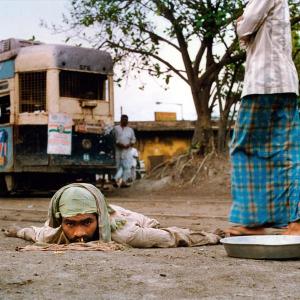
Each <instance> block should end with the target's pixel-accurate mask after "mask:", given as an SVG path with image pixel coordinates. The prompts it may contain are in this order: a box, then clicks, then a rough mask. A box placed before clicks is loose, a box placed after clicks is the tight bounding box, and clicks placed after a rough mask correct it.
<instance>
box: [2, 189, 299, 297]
mask: <svg viewBox="0 0 300 300" xmlns="http://www.w3.org/2000/svg"><path fill="white" fill-rule="evenodd" d="M199 195H201V196H199ZM108 199H109V201H110V202H111V203H113V204H117V205H120V206H123V207H126V208H128V209H132V210H135V211H138V212H141V213H144V214H146V215H149V216H152V217H155V218H157V219H158V220H159V221H160V223H161V225H162V226H171V225H176V226H182V227H189V228H193V229H200V228H201V229H205V230H209V231H213V230H214V229H216V228H218V227H219V228H224V227H226V226H227V221H226V218H227V213H228V210H229V207H230V197H229V195H226V194H224V195H209V194H207V193H201V192H199V191H189V192H188V193H187V195H185V196H184V195H182V193H178V192H176V191H175V192H172V191H165V192H160V193H147V195H143V194H137V193H135V194H134V195H133V196H130V193H129V192H126V195H125V198H123V197H120V195H118V194H117V195H116V194H115V195H114V194H112V195H108ZM47 207H48V199H45V198H33V199H19V198H10V199H0V228H5V227H7V226H9V225H11V224H15V223H16V224H19V225H21V226H27V225H35V226H39V225H40V224H42V222H43V221H44V220H45V218H46V215H47ZM25 244H28V243H27V242H25V241H23V240H19V239H13V238H6V237H4V235H3V233H2V232H1V233H0V264H1V271H0V299H53V298H56V299H83V298H84V299H299V294H300V285H299V276H300V275H299V274H300V261H255V260H243V259H234V258H229V257H227V256H226V253H225V250H224V248H223V246H222V245H217V246H205V247H195V248H176V249H129V250H125V251H117V252H110V253H104V252H67V253H61V252H16V251H15V247H16V246H22V245H25Z"/></svg>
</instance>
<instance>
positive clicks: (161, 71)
mask: <svg viewBox="0 0 300 300" xmlns="http://www.w3.org/2000/svg"><path fill="white" fill-rule="evenodd" d="M245 2H246V1H244V0H226V1H225V0H203V1H199V0H114V1H112V0H72V2H71V11H70V18H65V22H66V23H67V24H68V25H69V26H70V28H72V29H73V30H75V31H76V30H77V31H76V33H75V35H74V36H76V37H78V36H81V38H84V39H86V40H88V41H89V42H90V43H91V44H92V45H93V46H94V47H97V48H101V49H106V50H108V51H113V57H114V60H115V62H118V63H120V65H121V68H122V72H121V75H122V76H125V75H126V74H127V72H128V71H129V70H137V71H138V72H140V71H147V72H148V73H149V74H150V75H152V76H156V77H162V78H164V80H165V82H166V84H168V83H169V81H170V79H171V78H172V76H174V75H176V76H178V77H179V78H181V79H182V80H184V81H185V82H186V83H187V84H188V85H189V87H190V90H191V94H192V97H193V100H194V104H195V109H196V112H197V121H196V127H195V132H194V136H193V141H192V144H193V146H194V147H195V148H197V149H198V151H199V152H200V153H205V152H207V151H209V145H212V142H213V132H212V125H211V115H212V111H213V109H214V107H215V105H216V101H219V104H220V101H221V98H220V97H222V99H223V100H224V99H225V105H224V106H223V108H221V109H222V110H221V118H223V119H224V122H223V126H227V123H228V122H227V121H228V117H229V115H230V111H231V107H232V105H234V104H235V103H236V101H237V99H238V90H236V85H235V84H234V80H236V79H237V76H238V74H240V72H241V64H242V63H243V61H244V59H245V53H244V52H241V51H240V50H239V47H238V41H237V37H236V34H235V29H234V21H235V20H236V19H237V17H238V16H240V15H241V14H242V11H243V8H244V6H245ZM290 3H291V6H292V10H293V19H294V20H295V23H294V24H297V20H298V19H297V18H299V8H298V7H299V5H298V4H299V1H290ZM298 22H299V20H298ZM88 32H92V33H94V32H96V34H95V35H93V34H92V35H89V34H88ZM166 47H167V48H168V49H170V50H169V52H168V53H170V54H173V53H174V55H177V58H179V60H177V61H176V62H175V61H174V59H172V55H169V56H168V57H163V56H162V55H161V49H162V48H163V49H165V48H166ZM178 61H179V63H178ZM122 76H121V77H122ZM120 80H121V78H118V79H117V81H118V82H119V81H120ZM225 85H226V86H227V88H224V86H225ZM224 97H225V98H224ZM225 128H226V127H225ZM223 130H224V128H223ZM221 143H222V142H221V141H220V147H221ZM223 143H224V141H223Z"/></svg>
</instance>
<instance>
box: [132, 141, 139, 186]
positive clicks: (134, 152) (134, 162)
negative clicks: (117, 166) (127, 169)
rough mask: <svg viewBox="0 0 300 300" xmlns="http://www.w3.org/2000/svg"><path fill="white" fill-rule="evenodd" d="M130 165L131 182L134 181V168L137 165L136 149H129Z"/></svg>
mask: <svg viewBox="0 0 300 300" xmlns="http://www.w3.org/2000/svg"><path fill="white" fill-rule="evenodd" d="M131 156H132V165H131V178H132V181H135V180H136V167H137V165H138V159H139V152H138V150H137V149H136V148H134V147H132V148H131Z"/></svg>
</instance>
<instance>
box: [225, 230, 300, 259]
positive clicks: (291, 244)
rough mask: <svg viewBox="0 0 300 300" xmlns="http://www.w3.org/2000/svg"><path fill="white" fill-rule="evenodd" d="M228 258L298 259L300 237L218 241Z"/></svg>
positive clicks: (243, 237)
mask: <svg viewBox="0 0 300 300" xmlns="http://www.w3.org/2000/svg"><path fill="white" fill-rule="evenodd" d="M220 242H221V243H222V244H223V245H224V247H225V250H226V252H227V255H228V256H231V257H239V258H252V259H295V258H300V236H292V235H251V236H235V237H228V238H224V239H221V241H220Z"/></svg>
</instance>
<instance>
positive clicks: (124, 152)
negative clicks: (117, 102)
mask: <svg viewBox="0 0 300 300" xmlns="http://www.w3.org/2000/svg"><path fill="white" fill-rule="evenodd" d="M113 133H114V136H115V141H116V167H117V172H116V174H115V177H114V179H115V181H116V185H117V186H121V185H123V186H127V185H128V181H130V180H131V179H132V178H131V166H132V154H131V148H132V146H133V145H134V144H135V142H136V138H135V134H134V131H133V129H132V128H130V127H129V126H128V116H127V115H122V116H121V120H120V125H117V126H115V127H114V129H113Z"/></svg>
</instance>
